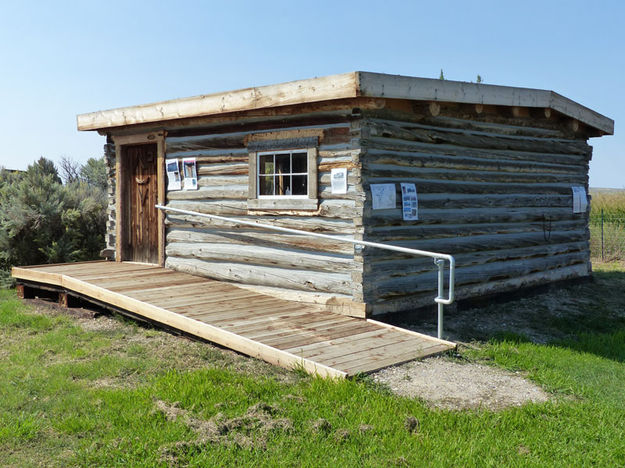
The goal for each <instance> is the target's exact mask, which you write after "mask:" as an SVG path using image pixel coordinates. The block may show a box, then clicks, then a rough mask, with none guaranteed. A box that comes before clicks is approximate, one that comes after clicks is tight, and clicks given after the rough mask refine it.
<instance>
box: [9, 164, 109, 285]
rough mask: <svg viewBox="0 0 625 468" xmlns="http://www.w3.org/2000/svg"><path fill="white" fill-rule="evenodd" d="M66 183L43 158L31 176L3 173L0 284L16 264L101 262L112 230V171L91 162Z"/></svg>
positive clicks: (31, 169)
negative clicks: (109, 191) (109, 182)
mask: <svg viewBox="0 0 625 468" xmlns="http://www.w3.org/2000/svg"><path fill="white" fill-rule="evenodd" d="M78 173H79V174H80V177H79V178H78V179H76V178H74V180H73V181H71V182H69V183H66V184H65V185H63V184H62V183H61V178H60V177H59V174H58V172H57V170H56V168H55V167H54V164H53V163H52V162H51V161H49V160H47V159H45V158H41V159H39V161H37V162H36V163H34V164H32V165H31V166H29V167H28V170H27V171H26V172H22V173H10V172H9V171H6V170H3V171H0V283H2V284H3V285H5V286H6V285H7V284H10V283H9V274H8V272H9V270H10V268H11V266H14V265H33V264H41V263H60V262H70V261H80V260H91V259H95V258H98V255H99V252H100V249H102V247H103V246H104V234H105V229H106V205H107V197H106V188H105V187H106V182H104V183H103V182H102V181H106V168H105V165H104V161H103V159H102V160H100V161H98V160H96V159H93V158H92V159H91V160H89V161H88V162H87V164H85V166H82V167H80V168H79V170H78Z"/></svg>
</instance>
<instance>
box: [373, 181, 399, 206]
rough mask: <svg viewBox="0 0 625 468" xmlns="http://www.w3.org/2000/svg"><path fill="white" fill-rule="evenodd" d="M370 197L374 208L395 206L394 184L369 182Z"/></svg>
mask: <svg viewBox="0 0 625 468" xmlns="http://www.w3.org/2000/svg"><path fill="white" fill-rule="evenodd" d="M371 199H372V202H373V209H374V210H388V209H393V208H395V206H396V200H395V184H371Z"/></svg>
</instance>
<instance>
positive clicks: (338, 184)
mask: <svg viewBox="0 0 625 468" xmlns="http://www.w3.org/2000/svg"><path fill="white" fill-rule="evenodd" d="M330 179H331V181H332V193H338V194H342V193H347V169H346V168H344V167H341V168H338V169H332V171H331V172H330Z"/></svg>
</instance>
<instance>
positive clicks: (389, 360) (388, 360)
mask: <svg viewBox="0 0 625 468" xmlns="http://www.w3.org/2000/svg"><path fill="white" fill-rule="evenodd" d="M447 350H449V347H447V345H445V344H440V345H432V346H431V347H428V348H424V349H423V350H422V352H421V353H420V354H419V355H418V356H414V355H413V354H412V353H407V354H396V355H391V356H388V357H384V358H382V359H378V360H372V361H361V362H352V363H350V364H348V365H345V364H344V365H339V366H337V367H339V368H340V369H341V370H342V371H344V372H346V373H347V375H349V376H352V375H356V374H359V373H369V372H374V371H376V370H379V369H383V368H385V367H388V366H391V365H399V364H403V363H405V362H408V361H413V360H415V359H422V358H424V357H428V356H433V355H435V354H439V353H443V352H445V351H447Z"/></svg>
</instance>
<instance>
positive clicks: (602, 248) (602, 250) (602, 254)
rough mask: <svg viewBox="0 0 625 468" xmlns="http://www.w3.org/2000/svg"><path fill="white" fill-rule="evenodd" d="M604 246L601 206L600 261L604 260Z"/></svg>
mask: <svg viewBox="0 0 625 468" xmlns="http://www.w3.org/2000/svg"><path fill="white" fill-rule="evenodd" d="M603 252H604V247H603V208H601V261H602V262H605V259H604V253H603Z"/></svg>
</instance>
